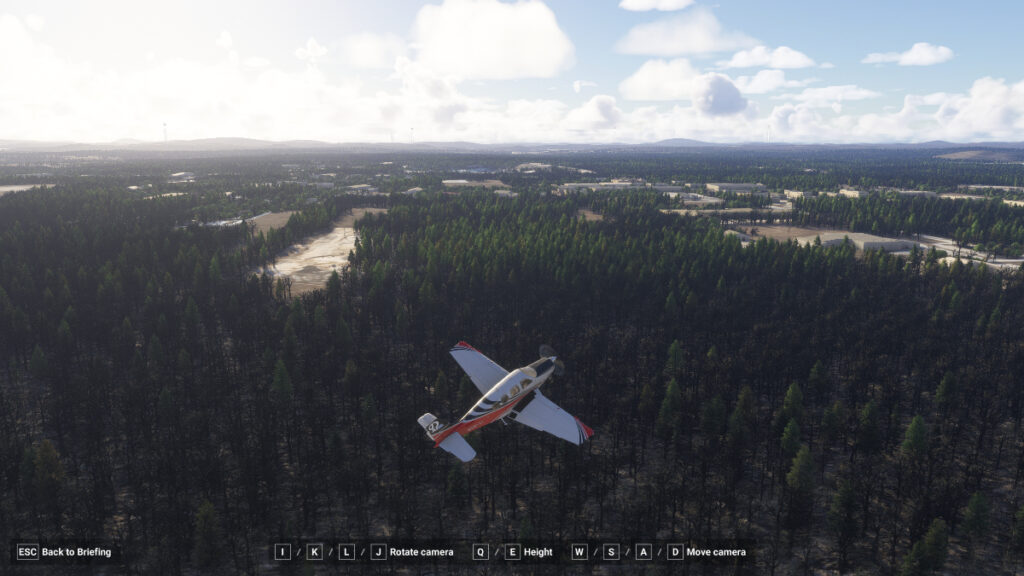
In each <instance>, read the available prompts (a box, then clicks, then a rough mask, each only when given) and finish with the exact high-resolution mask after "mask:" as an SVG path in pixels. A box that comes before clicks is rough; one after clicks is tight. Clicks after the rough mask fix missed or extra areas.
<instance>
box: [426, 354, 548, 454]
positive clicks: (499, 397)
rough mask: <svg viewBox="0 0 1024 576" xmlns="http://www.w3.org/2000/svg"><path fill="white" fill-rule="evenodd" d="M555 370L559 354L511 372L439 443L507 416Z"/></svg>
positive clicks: (450, 428)
mask: <svg viewBox="0 0 1024 576" xmlns="http://www.w3.org/2000/svg"><path fill="white" fill-rule="evenodd" d="M554 370H555V357H554V356H550V357H547V358H541V359H540V360H537V361H536V362H534V363H533V364H530V365H529V366H523V367H522V368H517V369H516V370H513V371H511V372H509V373H508V375H507V376H505V377H504V378H502V379H501V380H500V381H499V382H498V383H497V384H495V385H494V387H493V388H491V389H490V391H488V392H487V394H484V395H483V397H482V398H480V399H479V400H477V402H476V404H474V405H473V407H472V408H470V410H469V412H466V414H465V415H464V416H463V417H462V418H461V419H460V420H459V421H458V422H457V423H455V424H454V425H452V426H449V427H448V429H446V430H444V431H443V432H442V433H441V434H439V435H438V436H437V437H435V441H436V444H440V443H441V442H442V441H444V439H445V438H447V437H448V436H450V435H451V434H454V433H455V432H458V433H459V434H462V435H466V434H468V433H470V432H472V431H474V430H477V429H479V428H482V427H484V426H486V425H488V424H490V423H491V422H494V421H495V420H498V419H499V418H503V417H505V416H506V415H508V413H509V412H511V411H512V409H513V408H514V407H515V406H516V404H518V403H519V402H520V401H521V400H522V399H524V398H526V397H527V396H528V395H529V393H530V392H532V391H534V390H536V389H537V388H539V387H540V385H541V384H543V383H544V382H545V381H546V380H547V379H548V378H549V377H550V376H551V374H553V373H554ZM436 444H435V445H436Z"/></svg>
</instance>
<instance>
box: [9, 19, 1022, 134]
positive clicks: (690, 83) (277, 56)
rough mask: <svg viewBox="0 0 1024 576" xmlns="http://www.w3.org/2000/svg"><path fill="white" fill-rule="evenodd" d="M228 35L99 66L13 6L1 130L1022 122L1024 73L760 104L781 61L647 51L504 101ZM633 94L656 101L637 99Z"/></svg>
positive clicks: (818, 128) (400, 63)
mask: <svg viewBox="0 0 1024 576" xmlns="http://www.w3.org/2000/svg"><path fill="white" fill-rule="evenodd" d="M215 38H216V37H214V38H211V41H210V42H204V43H202V44H203V48H204V49H208V57H207V58H184V57H172V58H168V57H164V56H160V55H157V54H154V55H153V57H152V58H151V59H150V60H148V61H147V62H146V63H145V66H144V67H139V68H131V67H121V68H118V67H115V66H114V65H113V64H109V63H107V64H105V66H106V67H99V66H97V65H96V64H90V63H88V62H87V61H86V60H85V58H84V57H82V55H81V54H80V53H78V52H75V51H73V50H70V49H69V50H64V51H57V50H55V49H54V48H53V47H52V46H51V45H49V44H47V42H46V41H45V40H44V37H43V35H41V34H38V33H36V32H34V31H33V30H32V29H31V27H30V26H29V24H28V22H27V20H25V19H22V18H19V17H15V16H11V15H2V14H0V78H4V82H2V83H0V126H2V127H3V128H2V132H3V134H2V136H3V137H4V138H11V139H36V140H76V141H84V142H89V141H101V142H102V141H112V140H116V139H119V138H139V139H144V140H151V141H158V140H160V139H161V138H162V135H163V134H162V126H163V123H164V122H166V123H167V128H168V133H169V136H170V138H172V139H186V138H206V137H216V136H246V137H251V138H266V139H272V140H287V139H307V138H308V139H319V140H325V141H331V142H345V141H349V142H352V141H364V142H365V141H376V142H382V141H383V142H386V141H388V140H390V139H391V138H392V137H393V138H394V139H395V140H396V141H408V140H410V139H414V140H415V141H425V140H437V141H454V140H466V141H475V142H594V141H605V142H607V141H611V140H614V141H621V142H637V141H655V140H661V139H665V138H694V139H698V140H707V141H713V142H723V143H725V142H745V141H751V140H761V139H762V138H763V137H764V136H765V135H766V134H767V133H768V132H769V130H770V131H771V134H772V140H773V141H788V142H802V143H814V142H891V141H904V142H905V141H926V140H950V141H956V142H969V141H985V140H988V141H992V140H1019V139H1020V135H1021V134H1024V78H1022V77H1021V76H1018V77H1016V78H1013V79H1001V78H990V77H985V78H979V79H977V80H975V81H974V82H973V84H968V85H963V86H960V87H956V86H955V85H954V87H953V88H951V89H949V91H947V92H932V93H924V94H909V95H906V96H905V97H904V98H903V104H902V107H900V106H897V108H896V109H894V110H888V109H882V106H881V104H880V103H879V104H876V103H875V102H874V101H872V99H875V98H877V99H878V100H879V101H881V100H882V98H881V97H882V95H881V94H879V93H878V92H874V91H872V90H867V89H864V88H860V87H858V86H854V85H845V86H825V87H817V88H813V89H811V88H808V89H801V90H793V91H792V92H793V93H792V94H786V95H782V96H776V97H775V98H773V100H774V101H775V102H776V103H777V105H776V106H774V107H773V108H771V109H766V111H765V112H764V113H761V114H758V109H757V107H756V105H755V103H754V102H753V101H748V100H746V99H745V98H744V92H747V93H749V94H753V93H756V90H758V89H759V88H758V86H761V88H764V87H768V86H773V85H776V84H779V82H785V84H786V85H784V86H783V88H785V87H791V86H788V85H789V84H790V83H792V82H794V81H793V80H791V79H789V78H786V77H785V75H784V74H783V73H782V71H780V70H762V71H759V72H758V73H757V74H755V75H752V76H741V77H739V78H737V79H735V80H730V79H729V77H728V76H725V75H721V74H702V73H701V72H700V71H699V70H695V69H694V67H693V66H691V64H690V62H689V61H688V60H686V59H683V58H678V59H675V60H651V61H649V62H646V63H644V64H643V65H642V66H640V67H639V69H638V70H637V72H636V73H634V74H633V75H632V76H630V78H628V79H627V80H624V81H623V82H622V84H620V86H619V90H620V94H618V95H616V96H615V97H613V96H611V95H606V94H600V95H595V96H593V97H592V98H589V99H587V100H586V101H585V102H584V103H583V104H581V105H579V106H577V107H574V106H570V105H568V104H566V103H565V102H563V101H560V100H557V99H553V98H546V99H544V98H538V99H515V100H505V99H502V98H501V97H498V96H493V95H488V96H481V95H477V94H470V93H466V92H463V91H462V90H463V87H464V84H463V83H461V82H460V81H459V79H458V78H455V77H452V76H450V75H446V74H443V73H441V72H438V71H437V70H434V69H433V68H431V67H429V66H426V65H425V64H423V63H421V62H419V61H418V60H417V59H416V57H415V54H414V53H413V54H412V55H411V56H410V55H407V56H404V57H403V56H399V57H397V58H396V60H395V66H394V73H393V75H392V76H391V77H390V78H389V79H387V80H380V79H374V78H372V75H361V76H359V75H340V74H337V73H336V72H332V71H331V70H328V68H330V67H326V66H310V65H306V63H305V61H300V60H296V59H295V58H293V57H292V56H293V54H292V50H290V49H285V50H280V51H277V52H269V53H263V54H258V55H257V54H248V53H244V51H243V53H241V54H239V56H238V58H237V59H232V58H225V57H224V54H223V49H220V48H218V47H217V46H214V45H213V42H212V40H213V39H215ZM315 46H319V43H317V44H316V45H315ZM303 49H304V50H307V51H310V52H311V55H313V56H314V57H326V56H331V57H334V56H335V54H336V51H335V50H331V52H330V53H328V54H320V52H321V51H319V50H316V49H312V50H310V47H309V46H308V45H307V46H304V47H303ZM340 51H341V47H340V45H339V48H338V52H340ZM317 54H320V55H319V56H317ZM641 72H643V73H642V74H641ZM659 77H660V79H661V82H660V84H662V86H659V85H658V84H659V82H658V80H659ZM630 80H631V81H630ZM565 82H566V83H568V82H569V81H568V80H566V81H565ZM581 82H583V81H582V80H581ZM801 82H807V81H801ZM25 86H31V87H32V90H26V89H25V88H24V87H25ZM582 86H583V85H582V84H581V88H582ZM958 88H959V89H958ZM474 91H475V90H474ZM627 99H629V100H650V101H645V102H635V101H633V102H628V104H629V105H628V106H627V105H624V103H625V102H626V100H627ZM854 100H859V101H861V102H862V105H861V106H858V107H857V108H858V110H860V109H862V108H866V107H867V106H868V105H872V106H874V107H875V108H877V109H878V110H877V111H872V112H866V113H865V112H859V111H858V112H856V113H852V112H849V111H846V110H843V108H842V106H843V105H844V104H846V103H847V102H850V101H854ZM765 101H766V100H762V101H761V104H762V105H764V102H765ZM837 107H838V111H836V109H837Z"/></svg>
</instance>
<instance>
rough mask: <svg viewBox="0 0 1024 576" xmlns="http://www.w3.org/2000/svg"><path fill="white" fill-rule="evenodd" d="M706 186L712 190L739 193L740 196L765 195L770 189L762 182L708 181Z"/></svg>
mask: <svg viewBox="0 0 1024 576" xmlns="http://www.w3.org/2000/svg"><path fill="white" fill-rule="evenodd" d="M705 186H706V187H707V189H708V190H709V191H711V192H719V193H729V194H738V195H740V196H752V195H764V194H767V193H768V189H767V188H765V186H764V184H761V183H757V184H753V183H750V182H708V183H707V184H705Z"/></svg>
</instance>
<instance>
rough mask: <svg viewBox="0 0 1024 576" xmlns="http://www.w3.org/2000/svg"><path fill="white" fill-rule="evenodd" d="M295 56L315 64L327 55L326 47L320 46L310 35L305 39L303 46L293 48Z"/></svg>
mask: <svg viewBox="0 0 1024 576" xmlns="http://www.w3.org/2000/svg"><path fill="white" fill-rule="evenodd" d="M294 54H295V57H296V58H298V59H299V60H303V61H305V62H307V63H309V64H316V63H318V62H320V60H323V57H324V56H326V55H327V48H326V47H324V46H322V45H321V44H320V43H319V42H317V41H316V38H313V37H312V36H310V37H309V39H307V40H306V45H305V46H299V47H298V48H296V49H295V52H294Z"/></svg>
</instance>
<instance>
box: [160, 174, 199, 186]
mask: <svg viewBox="0 0 1024 576" xmlns="http://www.w3.org/2000/svg"><path fill="white" fill-rule="evenodd" d="M195 181H196V175H195V174H193V173H192V172H175V173H174V174H171V177H170V178H168V179H167V183H168V184H185V183H187V182H195Z"/></svg>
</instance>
